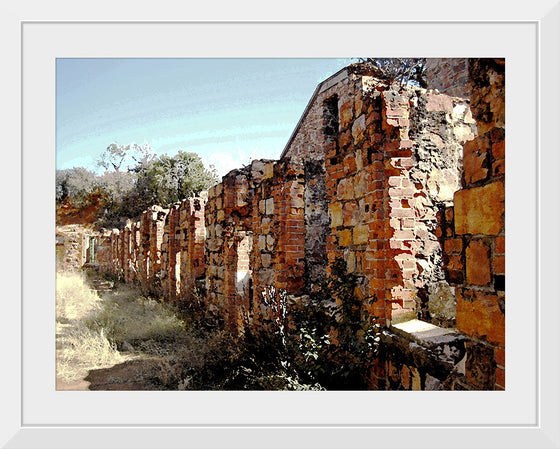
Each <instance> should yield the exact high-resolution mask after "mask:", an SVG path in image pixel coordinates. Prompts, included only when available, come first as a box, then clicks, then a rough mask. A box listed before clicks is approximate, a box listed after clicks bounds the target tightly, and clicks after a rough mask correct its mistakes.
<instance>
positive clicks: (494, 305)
mask: <svg viewBox="0 0 560 449" xmlns="http://www.w3.org/2000/svg"><path fill="white" fill-rule="evenodd" d="M465 295H466V296H468V297H469V298H468V299H466V298H465ZM457 330H459V331H461V332H463V333H465V334H467V335H471V336H474V335H476V336H479V337H486V338H487V339H488V341H490V342H492V343H496V344H498V345H500V346H505V315H504V312H503V311H502V309H501V308H500V299H499V298H498V296H497V295H491V294H485V293H483V292H471V291H468V290H467V291H464V292H461V291H458V292H457Z"/></svg>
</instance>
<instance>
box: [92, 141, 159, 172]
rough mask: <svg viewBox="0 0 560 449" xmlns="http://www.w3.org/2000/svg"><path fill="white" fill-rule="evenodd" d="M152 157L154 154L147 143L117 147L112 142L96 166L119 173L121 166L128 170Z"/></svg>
mask: <svg viewBox="0 0 560 449" xmlns="http://www.w3.org/2000/svg"><path fill="white" fill-rule="evenodd" d="M153 157H154V153H153V151H152V148H151V147H150V145H148V144H147V143H145V144H143V145H138V144H135V143H131V144H129V145H118V144H117V143H114V142H113V143H112V144H111V145H109V146H108V147H107V148H106V149H105V151H103V153H101V156H100V157H99V160H98V161H97V165H98V166H100V167H103V168H104V169H105V170H114V171H116V172H119V171H120V169H121V167H123V164H125V165H124V168H126V169H127V170H128V169H130V168H132V167H134V166H136V165H137V164H139V163H142V162H143V161H146V160H149V159H151V158H153Z"/></svg>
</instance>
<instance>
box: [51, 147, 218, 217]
mask: <svg viewBox="0 0 560 449" xmlns="http://www.w3.org/2000/svg"><path fill="white" fill-rule="evenodd" d="M98 165H99V166H100V167H103V168H104V169H105V171H104V173H103V174H102V175H95V174H94V173H93V172H91V171H89V170H87V169H85V168H81V167H76V168H72V169H66V170H57V172H56V200H57V204H59V205H61V204H62V203H65V204H69V205H71V206H72V207H73V208H74V209H77V210H80V209H84V208H86V207H88V206H90V205H95V206H97V207H99V208H100V209H101V216H100V218H99V220H98V222H97V226H98V227H104V228H121V227H123V226H124V225H125V224H126V221H127V220H128V219H136V218H138V217H139V215H140V214H141V213H142V212H143V211H144V210H146V209H148V208H149V207H151V206H152V205H155V204H157V205H160V206H163V207H167V206H169V205H170V204H172V203H175V202H178V201H181V200H183V199H185V198H188V197H191V196H195V195H198V194H200V192H201V191H203V190H207V189H209V188H210V187H211V186H213V185H214V184H216V183H217V181H218V176H217V173H216V170H215V169H214V168H213V167H210V168H209V169H207V168H206V167H205V166H204V164H203V163H202V160H201V159H200V157H199V156H198V155H197V154H196V153H188V152H184V151H179V152H178V153H177V154H176V155H175V156H168V155H162V156H160V157H157V156H155V154H153V152H152V150H151V148H150V147H149V146H148V145H142V146H139V145H136V144H130V145H118V144H116V143H112V144H111V145H109V146H108V147H107V148H106V150H105V151H104V152H103V154H102V155H101V157H100V159H99V161H98Z"/></svg>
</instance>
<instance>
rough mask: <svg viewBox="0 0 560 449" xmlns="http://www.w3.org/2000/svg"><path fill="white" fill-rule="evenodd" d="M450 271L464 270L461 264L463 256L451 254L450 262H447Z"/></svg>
mask: <svg viewBox="0 0 560 449" xmlns="http://www.w3.org/2000/svg"><path fill="white" fill-rule="evenodd" d="M447 269H448V270H462V269H463V263H462V262H461V256H459V255H457V254H451V255H450V256H449V261H448V262H447Z"/></svg>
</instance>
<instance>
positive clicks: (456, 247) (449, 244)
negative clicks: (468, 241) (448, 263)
mask: <svg viewBox="0 0 560 449" xmlns="http://www.w3.org/2000/svg"><path fill="white" fill-rule="evenodd" d="M444 248H445V252H446V253H460V252H461V251H462V250H463V241H462V240H461V239H446V240H445V242H444Z"/></svg>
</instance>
